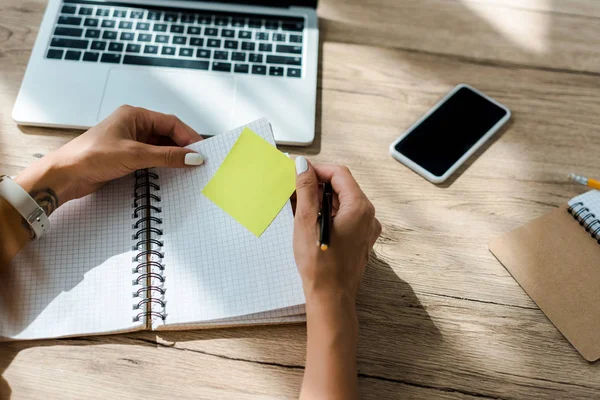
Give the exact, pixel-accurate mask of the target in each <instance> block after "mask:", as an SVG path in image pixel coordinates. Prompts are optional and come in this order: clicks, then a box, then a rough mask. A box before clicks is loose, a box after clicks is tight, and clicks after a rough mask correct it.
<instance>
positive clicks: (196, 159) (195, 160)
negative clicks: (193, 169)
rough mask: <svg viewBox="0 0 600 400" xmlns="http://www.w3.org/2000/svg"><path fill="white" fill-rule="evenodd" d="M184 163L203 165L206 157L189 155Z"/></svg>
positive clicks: (196, 154)
mask: <svg viewBox="0 0 600 400" xmlns="http://www.w3.org/2000/svg"><path fill="white" fill-rule="evenodd" d="M183 162H184V163H185V165H202V164H204V157H202V154H198V153H187V154H186V155H185V159H184V160H183Z"/></svg>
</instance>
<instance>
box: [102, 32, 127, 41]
mask: <svg viewBox="0 0 600 400" xmlns="http://www.w3.org/2000/svg"><path fill="white" fill-rule="evenodd" d="M121 35H122V34H121ZM116 38H117V32H116V31H104V33H103V34H102V39H116ZM121 40H123V37H121Z"/></svg>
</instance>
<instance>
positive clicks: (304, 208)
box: [295, 156, 319, 231]
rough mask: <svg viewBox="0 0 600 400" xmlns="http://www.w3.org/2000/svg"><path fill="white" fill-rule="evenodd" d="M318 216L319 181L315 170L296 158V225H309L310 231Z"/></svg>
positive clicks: (300, 158)
mask: <svg viewBox="0 0 600 400" xmlns="http://www.w3.org/2000/svg"><path fill="white" fill-rule="evenodd" d="M318 214H319V181H318V179H317V174H316V173H315V169H314V168H313V166H312V165H311V164H310V163H309V162H308V160H307V159H306V158H304V157H302V156H299V157H296V216H295V222H296V224H298V223H300V224H303V225H305V224H306V225H308V224H310V226H311V229H310V230H311V231H314V229H313V228H314V225H315V224H316V223H317V216H318Z"/></svg>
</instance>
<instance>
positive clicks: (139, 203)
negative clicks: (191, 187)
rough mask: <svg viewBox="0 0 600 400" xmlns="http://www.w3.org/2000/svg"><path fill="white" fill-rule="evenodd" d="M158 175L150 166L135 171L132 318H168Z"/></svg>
mask: <svg viewBox="0 0 600 400" xmlns="http://www.w3.org/2000/svg"><path fill="white" fill-rule="evenodd" d="M158 191H160V186H159V184H158V175H157V174H156V173H155V172H153V171H150V170H148V169H143V170H138V171H136V172H135V186H134V189H133V204H132V208H133V215H132V217H133V220H134V221H135V222H134V223H133V225H132V229H133V235H132V239H133V243H134V244H133V250H134V251H137V253H136V254H135V255H134V257H133V263H134V267H133V274H134V279H133V286H134V287H137V289H136V290H135V291H134V292H133V297H134V299H135V300H134V305H133V310H134V316H133V321H134V322H137V321H140V320H141V319H142V318H160V319H161V320H163V321H164V320H165V318H166V317H167V314H166V312H165V306H166V302H165V300H164V294H165V290H166V289H165V288H164V285H163V283H164V282H165V276H164V270H165V266H164V264H163V263H162V259H163V258H164V253H163V252H162V251H161V250H162V247H163V242H162V240H160V238H161V236H162V233H163V231H162V229H160V225H161V224H162V219H161V218H160V213H161V208H160V206H159V203H160V201H161V199H160V196H158V195H157V194H156V193H152V192H158Z"/></svg>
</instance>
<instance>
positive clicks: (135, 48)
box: [125, 43, 142, 53]
mask: <svg viewBox="0 0 600 400" xmlns="http://www.w3.org/2000/svg"><path fill="white" fill-rule="evenodd" d="M125 51H126V52H127V53H139V52H140V51H142V46H141V45H139V44H136V43H128V44H127V47H125Z"/></svg>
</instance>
